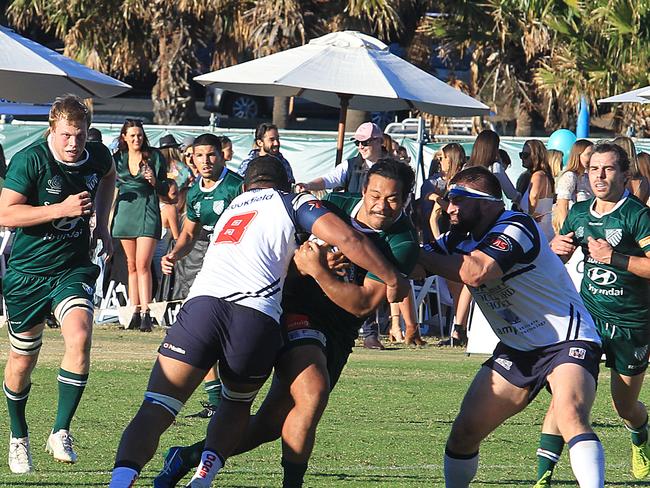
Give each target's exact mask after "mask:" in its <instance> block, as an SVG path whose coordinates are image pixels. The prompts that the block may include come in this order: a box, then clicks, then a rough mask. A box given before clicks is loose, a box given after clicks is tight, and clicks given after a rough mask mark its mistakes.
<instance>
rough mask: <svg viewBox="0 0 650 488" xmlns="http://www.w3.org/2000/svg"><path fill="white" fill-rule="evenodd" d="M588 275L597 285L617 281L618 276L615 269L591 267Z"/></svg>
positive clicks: (611, 283) (610, 283)
mask: <svg viewBox="0 0 650 488" xmlns="http://www.w3.org/2000/svg"><path fill="white" fill-rule="evenodd" d="M587 276H588V277H589V279H590V280H591V281H593V282H594V283H596V284H597V285H602V286H608V285H613V284H614V283H616V280H617V279H618V276H617V275H616V273H614V272H613V271H610V270H608V269H603V268H590V269H589V271H587Z"/></svg>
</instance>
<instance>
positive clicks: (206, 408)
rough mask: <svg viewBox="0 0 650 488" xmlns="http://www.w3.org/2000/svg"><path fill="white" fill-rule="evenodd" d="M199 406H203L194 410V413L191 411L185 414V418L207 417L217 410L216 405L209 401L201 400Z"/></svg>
mask: <svg viewBox="0 0 650 488" xmlns="http://www.w3.org/2000/svg"><path fill="white" fill-rule="evenodd" d="M201 406H202V407H203V410H201V411H199V412H196V413H191V414H189V415H186V416H185V418H186V419H196V418H198V419H209V418H210V417H212V416H213V415H214V412H216V411H217V406H216V405H212V404H211V403H210V402H201Z"/></svg>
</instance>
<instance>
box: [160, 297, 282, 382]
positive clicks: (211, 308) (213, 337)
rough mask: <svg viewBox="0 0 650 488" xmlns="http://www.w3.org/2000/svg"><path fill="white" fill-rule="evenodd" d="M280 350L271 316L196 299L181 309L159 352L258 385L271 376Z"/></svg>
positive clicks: (279, 333)
mask: <svg viewBox="0 0 650 488" xmlns="http://www.w3.org/2000/svg"><path fill="white" fill-rule="evenodd" d="M283 345H284V337H283V333H282V329H281V328H280V325H279V324H278V322H277V321H276V320H274V319H273V318H271V317H270V316H268V315H266V314H264V313H262V312H260V311H258V310H255V309H253V308H249V307H244V306H242V305H238V304H236V303H230V302H227V301H226V300H222V299H220V298H216V297H211V296H198V297H194V298H192V299H190V300H188V301H187V302H185V303H184V304H183V306H182V307H181V309H180V311H179V312H178V315H177V317H176V322H174V325H172V327H171V328H170V329H169V331H167V335H166V336H165V339H164V340H163V342H162V344H161V345H160V347H159V348H158V352H159V353H160V354H161V355H163V356H166V357H169V358H172V359H177V360H178V361H182V362H184V363H186V364H190V365H192V366H194V367H196V368H199V369H204V370H207V369H209V368H211V367H212V366H213V365H214V364H215V363H216V362H217V361H219V371H220V372H221V374H222V376H224V377H227V378H230V379H232V380H233V381H239V382H248V383H259V382H263V381H264V380H265V379H266V378H267V377H268V376H269V375H270V374H271V370H272V369H273V365H274V364H275V360H276V358H277V355H278V352H279V351H280V349H281V348H282V346H283Z"/></svg>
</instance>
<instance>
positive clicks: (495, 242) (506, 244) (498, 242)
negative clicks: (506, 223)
mask: <svg viewBox="0 0 650 488" xmlns="http://www.w3.org/2000/svg"><path fill="white" fill-rule="evenodd" d="M489 246H490V247H491V248H492V249H496V250H497V251H501V252H509V251H511V250H512V243H511V242H510V238H508V236H505V235H500V236H496V237H493V238H492V239H491V240H490V244H489Z"/></svg>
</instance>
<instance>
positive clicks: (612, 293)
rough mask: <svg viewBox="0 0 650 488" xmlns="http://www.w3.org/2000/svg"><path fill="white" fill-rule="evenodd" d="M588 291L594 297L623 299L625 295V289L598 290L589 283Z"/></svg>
mask: <svg viewBox="0 0 650 488" xmlns="http://www.w3.org/2000/svg"><path fill="white" fill-rule="evenodd" d="M587 289H588V290H589V291H590V292H591V294H592V295H603V296H606V297H622V296H623V295H624V294H625V293H624V292H623V288H608V289H604V288H596V287H595V286H594V285H592V284H591V283H587Z"/></svg>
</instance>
